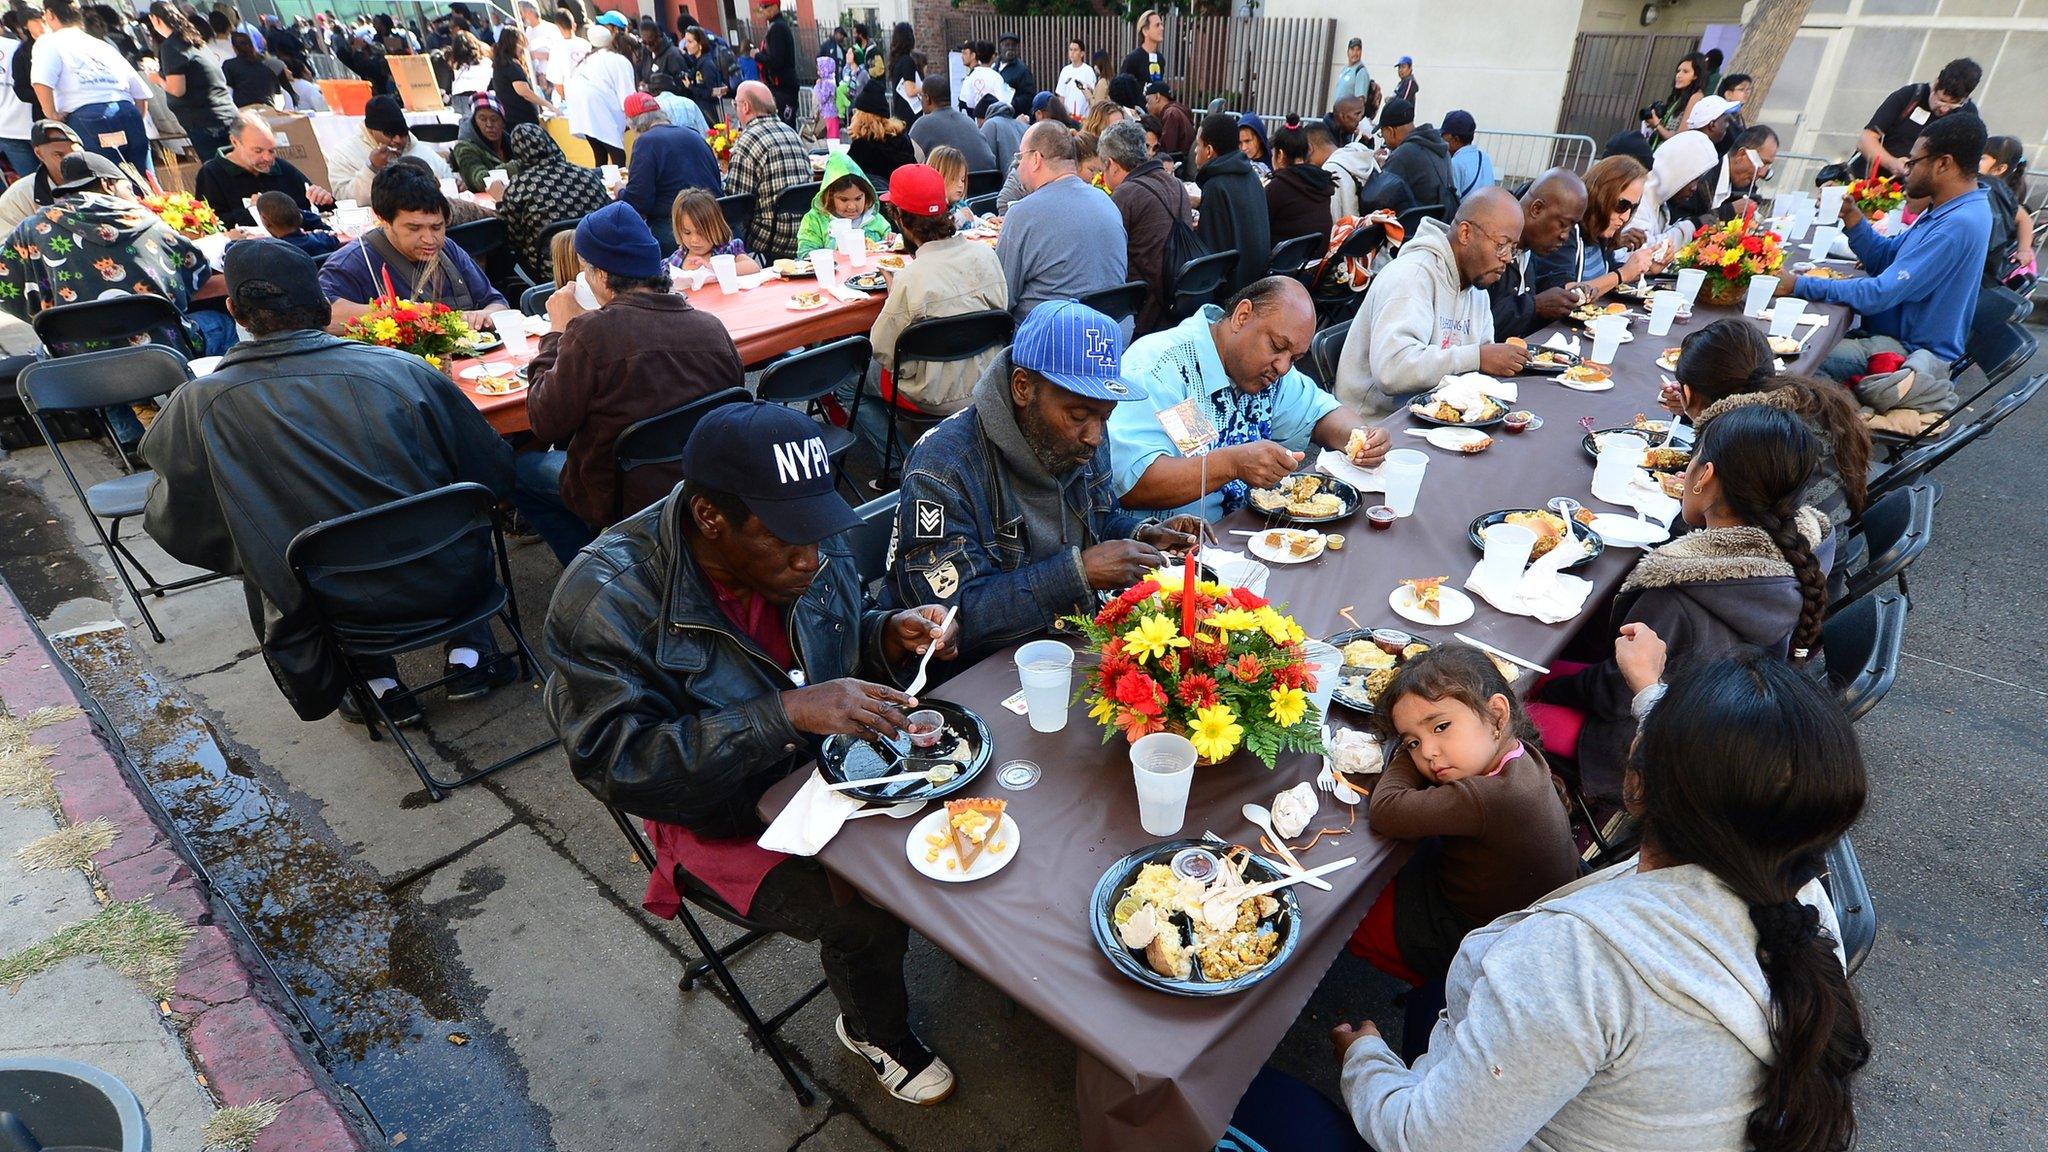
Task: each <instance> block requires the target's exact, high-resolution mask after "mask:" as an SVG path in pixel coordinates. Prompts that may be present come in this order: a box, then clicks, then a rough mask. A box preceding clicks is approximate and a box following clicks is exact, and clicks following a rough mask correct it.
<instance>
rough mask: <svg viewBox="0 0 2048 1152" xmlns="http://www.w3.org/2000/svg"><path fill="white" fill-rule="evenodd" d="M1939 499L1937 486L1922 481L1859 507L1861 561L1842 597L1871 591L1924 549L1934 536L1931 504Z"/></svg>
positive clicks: (1896, 573) (1862, 594)
mask: <svg viewBox="0 0 2048 1152" xmlns="http://www.w3.org/2000/svg"><path fill="white" fill-rule="evenodd" d="M1940 498H1941V489H1940V486H1939V485H1936V484H1935V483H1933V482H1932V481H1926V482H1923V483H1919V484H1915V485H1913V486H1912V487H1910V488H1904V489H1901V490H1899V491H1896V492H1890V493H1886V495H1885V497H1884V499H1882V500H1879V501H1878V502H1877V503H1875V504H1872V505H1871V506H1870V507H1868V508H1866V509H1864V510H1863V517H1862V519H1861V520H1860V521H1859V523H1858V527H1859V533H1858V534H1859V535H1860V536H1862V538H1863V543H1864V545H1865V550H1864V561H1863V564H1862V567H1861V568H1860V569H1859V570H1857V571H1856V572H1854V573H1852V574H1851V575H1850V578H1849V583H1848V587H1847V589H1846V591H1845V592H1844V595H1843V599H1844V600H1855V599H1858V598H1861V597H1863V596H1867V595H1869V594H1870V593H1872V592H1875V591H1876V590H1877V589H1878V588H1880V587H1882V586H1883V585H1884V584H1885V582H1886V581H1889V580H1891V579H1892V578H1893V577H1895V576H1897V575H1898V574H1899V573H1901V572H1904V571H1905V570H1906V568H1907V567H1908V566H1909V565H1911V564H1912V563H1913V561H1914V560H1915V559H1917V558H1918V557H1919V555H1920V554H1921V553H1922V552H1925V551H1927V546H1928V544H1930V543H1932V542H1933V539H1934V505H1935V502H1936V501H1937V500H1939V499H1940Z"/></svg>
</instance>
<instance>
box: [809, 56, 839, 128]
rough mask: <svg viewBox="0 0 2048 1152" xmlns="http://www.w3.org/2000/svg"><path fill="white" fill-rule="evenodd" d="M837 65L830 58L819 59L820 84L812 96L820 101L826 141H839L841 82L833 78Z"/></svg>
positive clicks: (819, 107) (819, 119) (812, 91)
mask: <svg viewBox="0 0 2048 1152" xmlns="http://www.w3.org/2000/svg"><path fill="white" fill-rule="evenodd" d="M837 67H838V66H837V65H835V64H834V63H833V62H832V58H831V57H830V56H820V57H818V83H817V86H816V87H815V88H813V89H812V90H811V95H813V96H814V97H816V98H817V101H818V121H819V123H821V124H823V125H824V133H825V139H827V140H837V139H839V82H838V81H837V80H835V79H834V78H833V72H834V71H835V70H836V69H837Z"/></svg>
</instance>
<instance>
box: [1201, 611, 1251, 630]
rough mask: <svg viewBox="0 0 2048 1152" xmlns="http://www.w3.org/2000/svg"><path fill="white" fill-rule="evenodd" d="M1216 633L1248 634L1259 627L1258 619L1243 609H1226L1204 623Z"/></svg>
mask: <svg viewBox="0 0 2048 1152" xmlns="http://www.w3.org/2000/svg"><path fill="white" fill-rule="evenodd" d="M1204 623H1206V624H1208V625H1209V626H1210V627H1211V628H1214V629H1216V630H1217V631H1218V632H1250V631H1252V630H1253V629H1255V628H1257V627H1259V618H1258V617H1257V616H1254V615H1253V614H1252V613H1251V611H1250V610H1248V609H1244V608H1226V609H1224V610H1223V611H1221V612H1218V613H1216V614H1215V615H1214V616H1211V617H1209V619H1208V620H1206V621H1204Z"/></svg>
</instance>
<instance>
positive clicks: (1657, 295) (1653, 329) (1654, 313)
mask: <svg viewBox="0 0 2048 1152" xmlns="http://www.w3.org/2000/svg"><path fill="white" fill-rule="evenodd" d="M1683 302H1684V298H1683V297H1681V296H1679V294H1678V293H1676V292H1667V291H1662V290H1659V291H1656V292H1652V293H1650V335H1652V336H1662V335H1664V334H1665V333H1667V332H1669V331H1671V322H1672V321H1673V320H1675V319H1677V318H1678V306H1679V305H1680V304H1681V303H1683Z"/></svg>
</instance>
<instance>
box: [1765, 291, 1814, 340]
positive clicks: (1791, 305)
mask: <svg viewBox="0 0 2048 1152" xmlns="http://www.w3.org/2000/svg"><path fill="white" fill-rule="evenodd" d="M1804 315H1806V301H1804V300H1801V299H1800V298H1799V297H1797V296H1783V297H1780V298H1779V299H1778V302H1777V303H1776V304H1774V305H1772V307H1771V335H1773V336H1790V337H1794V338H1797V336H1798V329H1799V318H1800V317H1801V316H1804Z"/></svg>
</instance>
